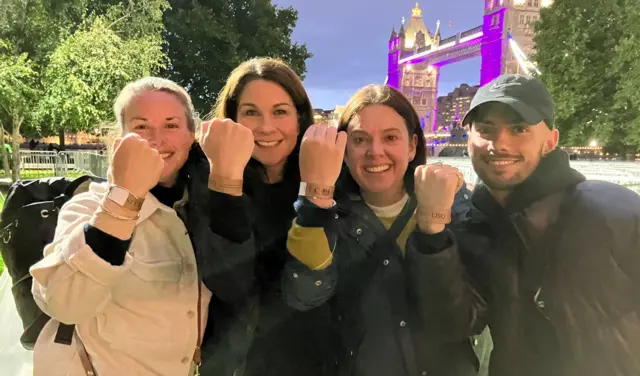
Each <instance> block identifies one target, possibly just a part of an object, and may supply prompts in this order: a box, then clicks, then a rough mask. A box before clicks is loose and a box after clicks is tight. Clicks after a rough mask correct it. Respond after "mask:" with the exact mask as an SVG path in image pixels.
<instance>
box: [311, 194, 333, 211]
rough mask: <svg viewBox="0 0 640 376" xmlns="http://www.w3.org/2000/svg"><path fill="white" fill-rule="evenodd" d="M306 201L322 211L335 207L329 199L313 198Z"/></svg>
mask: <svg viewBox="0 0 640 376" xmlns="http://www.w3.org/2000/svg"><path fill="white" fill-rule="evenodd" d="M307 199H308V200H309V201H310V202H311V203H313V204H314V205H315V206H317V207H319V208H322V209H329V208H330V207H332V206H333V205H335V203H336V202H335V201H334V200H333V199H332V198H331V199H328V198H314V197H307Z"/></svg>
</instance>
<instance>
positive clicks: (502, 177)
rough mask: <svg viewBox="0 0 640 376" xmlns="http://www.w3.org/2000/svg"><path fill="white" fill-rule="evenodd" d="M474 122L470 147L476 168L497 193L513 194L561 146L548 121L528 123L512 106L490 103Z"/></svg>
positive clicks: (554, 130) (470, 136)
mask: <svg viewBox="0 0 640 376" xmlns="http://www.w3.org/2000/svg"><path fill="white" fill-rule="evenodd" d="M485 106H489V107H485V108H484V109H483V108H479V112H478V116H477V117H476V118H475V119H474V120H473V121H472V124H471V129H470V131H469V139H468V148H469V156H470V157H471V162H472V163H473V168H474V170H475V171H476V173H477V174H478V177H480V179H481V180H482V181H483V183H484V184H485V185H486V186H487V187H488V188H489V189H491V190H493V191H511V190H513V189H514V188H515V187H516V186H517V185H518V184H520V183H522V182H523V181H524V180H526V179H527V178H528V177H529V176H531V174H532V173H533V172H534V171H535V170H536V168H537V167H538V164H539V163H540V160H541V159H542V158H543V157H544V156H545V155H546V154H548V153H549V152H551V151H553V150H554V149H555V148H556V146H557V144H558V136H559V135H558V131H557V130H556V129H553V130H551V129H549V128H548V127H547V125H546V124H545V123H544V122H540V123H538V124H525V123H524V122H523V120H522V118H521V117H520V116H519V115H518V114H517V113H516V112H515V111H514V110H513V109H511V107H509V106H507V105H504V104H493V103H489V104H486V105H485Z"/></svg>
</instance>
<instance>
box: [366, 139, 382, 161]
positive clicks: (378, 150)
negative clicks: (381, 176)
mask: <svg viewBox="0 0 640 376" xmlns="http://www.w3.org/2000/svg"><path fill="white" fill-rule="evenodd" d="M383 154H384V147H383V145H382V141H380V140H378V139H373V140H371V142H370V143H369V147H368V148H367V156H368V157H370V158H375V157H378V156H381V155H383Z"/></svg>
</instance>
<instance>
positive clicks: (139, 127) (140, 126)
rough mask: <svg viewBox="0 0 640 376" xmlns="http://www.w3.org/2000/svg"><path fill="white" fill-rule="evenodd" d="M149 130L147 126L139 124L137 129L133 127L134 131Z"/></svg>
mask: <svg viewBox="0 0 640 376" xmlns="http://www.w3.org/2000/svg"><path fill="white" fill-rule="evenodd" d="M147 128H149V127H148V126H147V125H146V124H138V125H136V126H135V127H133V130H134V131H142V130H145V129H147Z"/></svg>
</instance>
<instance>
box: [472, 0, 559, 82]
mask: <svg viewBox="0 0 640 376" xmlns="http://www.w3.org/2000/svg"><path fill="white" fill-rule="evenodd" d="M483 1H484V2H485V7H484V18H483V22H482V34H483V35H482V39H483V40H482V47H481V55H482V67H481V71H480V85H484V84H486V83H487V82H489V81H491V80H492V79H494V78H496V77H497V76H499V75H501V74H505V73H524V72H523V71H522V67H521V64H520V63H519V61H518V57H517V56H516V54H515V53H514V51H513V49H512V48H511V47H510V45H509V44H510V43H513V42H510V41H509V39H510V38H512V39H513V40H514V41H515V43H517V45H518V46H519V48H520V49H521V50H522V52H524V54H525V55H526V56H531V55H532V54H533V53H534V52H535V51H534V44H533V31H534V30H533V23H534V22H536V21H537V20H538V19H539V18H540V8H541V7H545V6H549V5H550V4H551V2H552V1H551V0H483Z"/></svg>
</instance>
